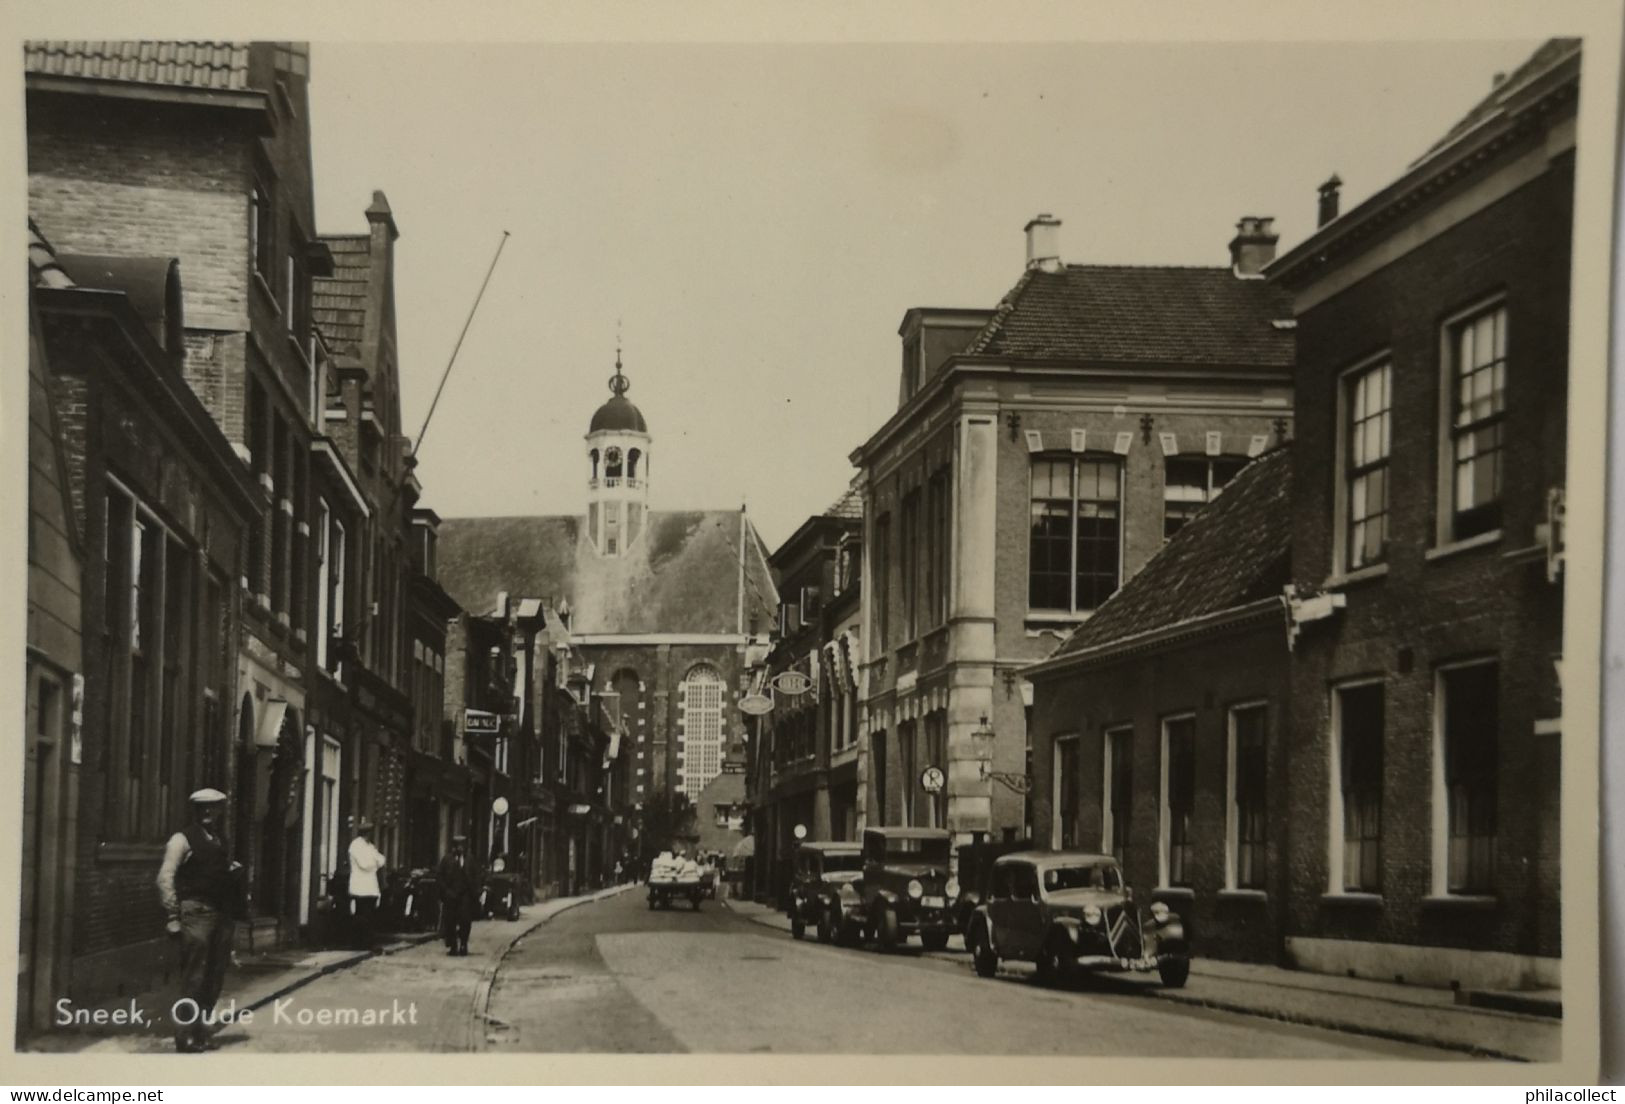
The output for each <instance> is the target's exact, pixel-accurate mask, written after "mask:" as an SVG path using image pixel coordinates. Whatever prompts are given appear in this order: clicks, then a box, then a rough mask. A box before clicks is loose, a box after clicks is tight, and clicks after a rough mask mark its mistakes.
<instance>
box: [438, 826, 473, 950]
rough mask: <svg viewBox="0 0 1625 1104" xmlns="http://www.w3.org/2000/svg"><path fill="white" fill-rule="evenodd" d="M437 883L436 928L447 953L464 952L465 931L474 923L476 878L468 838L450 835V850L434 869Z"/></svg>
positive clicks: (466, 932)
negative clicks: (437, 908)
mask: <svg viewBox="0 0 1625 1104" xmlns="http://www.w3.org/2000/svg"><path fill="white" fill-rule="evenodd" d="M435 879H436V880H437V881H438V882H439V883H440V931H441V934H442V935H443V936H444V937H445V940H446V953H447V954H449V955H466V954H468V931H469V928H471V927H472V926H473V924H474V904H475V901H476V900H477V899H478V898H479V884H480V882H479V877H478V876H477V875H476V874H475V872H474V863H473V860H471V859H470V858H469V857H468V837H467V836H452V837H451V850H450V851H449V852H448V853H447V854H446V857H445V858H443V859H441V860H440V866H439V868H438V869H437V870H436V871H435Z"/></svg>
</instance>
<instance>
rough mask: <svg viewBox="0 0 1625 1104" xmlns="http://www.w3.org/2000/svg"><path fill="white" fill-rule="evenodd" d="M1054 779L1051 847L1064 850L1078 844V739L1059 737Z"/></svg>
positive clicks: (1056, 748) (1056, 745)
mask: <svg viewBox="0 0 1625 1104" xmlns="http://www.w3.org/2000/svg"><path fill="white" fill-rule="evenodd" d="M1054 755H1055V779H1054V783H1053V785H1052V787H1051V789H1052V791H1053V794H1054V797H1053V800H1054V802H1055V814H1054V817H1055V827H1054V831H1053V834H1052V835H1051V846H1052V847H1059V848H1062V849H1063V850H1064V849H1067V848H1073V847H1077V846H1078V845H1079V844H1078V782H1079V779H1078V738H1077V737H1076V736H1062V737H1061V738H1059V739H1057V740H1056V741H1055V752H1054Z"/></svg>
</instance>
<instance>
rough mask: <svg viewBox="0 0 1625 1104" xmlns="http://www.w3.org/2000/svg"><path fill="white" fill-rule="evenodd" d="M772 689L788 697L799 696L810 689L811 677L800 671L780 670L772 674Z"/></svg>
mask: <svg viewBox="0 0 1625 1104" xmlns="http://www.w3.org/2000/svg"><path fill="white" fill-rule="evenodd" d="M773 689H775V690H777V691H778V692H779V693H781V694H788V695H789V696H790V697H793V698H794V697H799V696H800V695H802V694H805V693H806V692H807V691H808V690H810V689H812V679H810V678H808V677H807V676H806V675H805V674H803V673H802V672H800V671H780V672H779V673H778V674H776V675H774V676H773Z"/></svg>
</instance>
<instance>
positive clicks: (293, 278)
mask: <svg viewBox="0 0 1625 1104" xmlns="http://www.w3.org/2000/svg"><path fill="white" fill-rule="evenodd" d="M284 272H285V277H284V279H283V282H282V317H283V318H284V319H286V320H287V323H288V332H289V333H297V332H298V330H299V317H298V316H299V308H298V302H299V262H298V261H297V260H295V259H294V255H293V254H292V253H289V254H288V258H287V263H286V265H285V268H284Z"/></svg>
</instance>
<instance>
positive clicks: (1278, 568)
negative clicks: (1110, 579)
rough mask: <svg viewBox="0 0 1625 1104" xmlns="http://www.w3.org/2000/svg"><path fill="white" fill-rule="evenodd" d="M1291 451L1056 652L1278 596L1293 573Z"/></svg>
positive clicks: (1204, 518) (1243, 474)
mask: <svg viewBox="0 0 1625 1104" xmlns="http://www.w3.org/2000/svg"><path fill="white" fill-rule="evenodd" d="M1291 493H1292V450H1291V447H1290V446H1287V447H1282V448H1278V449H1275V450H1274V451H1272V452H1268V453H1265V454H1264V455H1263V456H1260V457H1259V458H1258V459H1257V460H1254V461H1253V462H1252V463H1251V464H1249V465H1247V466H1246V467H1245V468H1243V469H1242V470H1241V471H1240V472H1239V473H1238V474H1237V475H1236V477H1235V478H1234V479H1232V480H1231V481H1230V483H1229V485H1228V486H1226V487H1225V489H1224V493H1223V494H1221V495H1219V497H1218V498H1216V499H1214V500H1213V501H1212V502H1211V503H1210V504H1208V505H1207V506H1206V507H1204V508H1203V509H1202V510H1201V511H1200V512H1198V513H1197V515H1196V516H1195V517H1194V518H1192V519H1191V520H1190V521H1189V522H1187V523H1186V524H1185V527H1184V528H1183V529H1181V530H1180V531H1179V532H1177V533H1175V534H1174V535H1173V537H1172V539H1170V540H1169V541H1168V543H1167V544H1165V545H1163V547H1162V549H1161V551H1159V552H1158V553H1157V554H1156V555H1155V556H1153V557H1151V559H1150V561H1149V562H1148V563H1147V564H1146V565H1145V567H1143V568H1141V569H1140V573H1139V574H1138V575H1135V576H1134V578H1132V579H1130V580H1129V581H1128V582H1127V583H1125V584H1123V587H1122V589H1120V590H1119V591H1118V592H1117V593H1116V594H1114V595H1112V596H1111V597H1110V598H1109V599H1107V600H1106V602H1105V603H1104V604H1103V605H1102V606H1101V607H1100V609H1098V610H1097V611H1095V615H1094V616H1093V617H1091V618H1090V619H1089V620H1088V621H1086V622H1084V623H1083V624H1082V625H1080V626H1078V628H1077V630H1076V631H1074V632H1073V633H1072V635H1071V636H1069V637H1068V638H1067V639H1066V640H1065V641H1064V642H1063V643H1062V644H1061V646H1060V647H1059V648H1058V649H1056V651H1055V654H1056V655H1057V656H1063V655H1070V654H1072V653H1074V652H1080V651H1084V650H1086V649H1089V648H1096V647H1100V646H1101V645H1105V644H1110V643H1112V642H1113V641H1117V640H1122V639H1125V638H1127V637H1133V636H1138V635H1139V634H1141V633H1146V632H1150V631H1152V630H1153V629H1160V628H1164V627H1166V626H1169V625H1174V624H1177V623H1178V622H1181V621H1189V620H1192V619H1193V618H1197V617H1201V616H1203V615H1204V614H1212V613H1218V612H1219V611H1221V610H1226V609H1232V608H1234V607H1236V606H1244V605H1246V604H1248V603H1249V602H1254V601H1257V600H1259V599H1261V598H1267V597H1269V596H1270V595H1278V594H1280V593H1281V589H1282V588H1283V587H1284V586H1286V584H1287V581H1288V578H1289V575H1290V570H1289V561H1288V555H1289V552H1290V547H1291V520H1292V519H1291Z"/></svg>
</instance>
